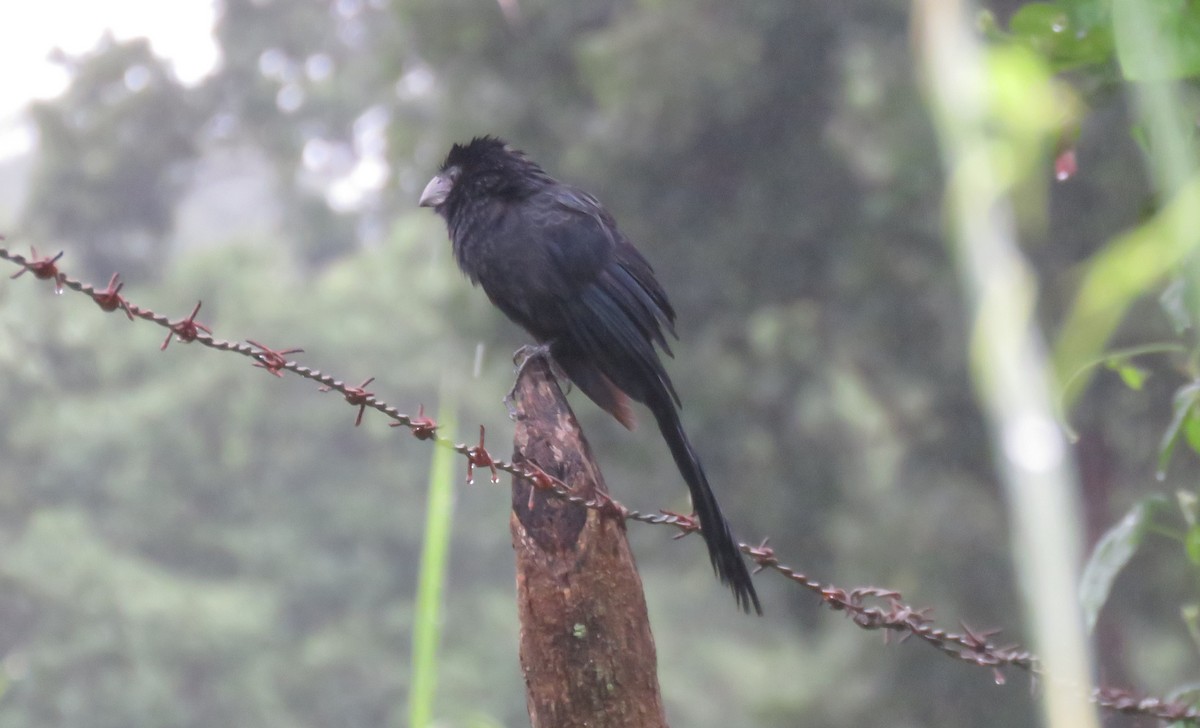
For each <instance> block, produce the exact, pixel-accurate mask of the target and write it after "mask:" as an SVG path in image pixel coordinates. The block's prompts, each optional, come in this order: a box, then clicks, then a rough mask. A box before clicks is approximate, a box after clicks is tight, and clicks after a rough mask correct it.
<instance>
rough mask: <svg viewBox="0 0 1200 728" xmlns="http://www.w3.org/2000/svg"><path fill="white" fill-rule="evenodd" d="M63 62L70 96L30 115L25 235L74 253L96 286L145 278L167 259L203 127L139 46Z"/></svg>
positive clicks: (144, 45)
mask: <svg viewBox="0 0 1200 728" xmlns="http://www.w3.org/2000/svg"><path fill="white" fill-rule="evenodd" d="M61 62H62V63H63V65H65V66H67V67H68V68H70V69H72V70H73V71H74V81H73V83H72V86H71V88H70V89H69V90H68V91H67V93H66V94H64V95H63V96H62V97H61V98H59V99H55V100H53V101H45V102H39V103H36V104H34V105H33V106H32V108H31V114H32V118H33V121H34V123H35V124H36V126H37V133H38V138H39V144H40V145H41V149H42V150H43V153H42V154H41V155H40V156H39V161H38V166H37V168H36V170H35V175H34V179H33V181H32V185H31V192H30V200H29V203H28V207H27V209H26V217H27V219H28V220H29V226H30V227H31V229H32V230H33V231H34V232H35V233H36V234H37V235H39V236H41V237H43V238H46V239H49V240H52V241H55V242H59V243H61V242H66V243H69V244H71V245H72V246H73V247H75V249H76V250H78V251H79V252H80V255H81V257H82V258H83V260H84V262H85V264H86V266H87V267H86V270H87V272H88V273H89V274H91V275H92V276H94V277H100V276H107V275H108V274H109V273H111V271H112V270H118V269H119V270H121V271H123V272H125V273H126V275H127V276H130V275H132V276H134V277H135V278H137V277H142V276H145V275H147V274H149V273H150V272H151V271H154V270H156V269H157V268H158V267H160V266H161V265H162V264H163V262H164V261H165V259H166V253H167V245H168V238H169V234H170V233H171V229H172V225H173V219H174V211H175V206H176V204H178V202H179V200H180V197H181V195H182V193H183V191H184V189H185V184H184V183H185V181H186V175H185V174H184V171H185V165H186V164H187V163H188V162H190V161H191V160H192V159H193V158H194V157H195V156H196V147H197V141H196V134H197V133H198V132H199V130H200V125H201V124H202V122H203V116H202V114H201V113H198V109H197V106H198V100H197V99H196V98H195V97H194V96H193V95H191V94H189V93H188V92H187V90H186V89H184V88H183V87H182V86H181V85H180V84H179V82H178V81H176V80H175V78H174V76H173V75H172V73H171V71H170V69H169V67H168V66H167V65H166V64H164V63H163V62H162V61H161V60H159V59H158V58H156V57H155V56H154V55H153V53H152V52H151V50H150V44H149V43H148V42H147V41H145V40H134V41H129V42H126V43H118V42H116V41H113V40H112V39H111V38H105V39H104V40H103V41H102V43H101V45H100V47H99V48H97V49H96V50H95V51H94V52H92V53H90V54H87V55H85V56H83V57H81V58H74V59H67V58H63V59H61Z"/></svg>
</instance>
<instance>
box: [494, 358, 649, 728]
mask: <svg viewBox="0 0 1200 728" xmlns="http://www.w3.org/2000/svg"><path fill="white" fill-rule="evenodd" d="M515 404H516V411H517V425H516V435H515V437H514V450H515V452H514V455H513V461H514V462H516V463H520V462H525V461H528V462H532V463H534V464H536V465H537V466H538V467H540V468H541V469H542V470H544V471H546V472H547V473H548V474H550V475H552V476H554V477H556V478H558V479H559V480H561V481H563V482H564V483H566V484H568V485H569V486H571V487H572V488H573V489H574V490H575V492H577V493H580V494H581V495H586V496H587V497H591V496H592V494H593V493H602V494H603V493H605V492H606V491H605V487H604V478H603V476H602V475H601V474H600V469H599V468H598V467H597V466H596V463H595V462H594V461H593V460H592V454H591V450H590V449H589V448H588V444H587V441H586V440H585V439H584V437H583V433H582V432H580V430H579V425H578V423H577V422H576V420H575V415H574V414H573V413H572V412H571V409H570V407H568V405H567V401H566V398H565V397H564V396H563V394H562V391H561V390H560V389H559V387H558V384H557V383H556V382H555V380H554V378H553V376H551V374H550V370H549V367H548V365H547V363H546V361H545V359H544V358H543V357H538V358H535V359H533V360H531V361H529V362H528V364H527V365H526V366H525V367H524V369H523V371H522V373H521V375H520V379H519V380H518V382H517V388H516V402H515ZM512 494H513V505H512V517H511V519H510V523H511V527H512V536H513V549H514V550H515V551H516V557H517V610H518V613H519V616H520V620H521V649H520V654H521V669H522V671H523V673H524V675H525V695H526V703H527V705H528V708H529V718H530V723H531V724H532V726H533V728H563V727H570V726H594V727H596V728H607V727H609V726H611V727H612V728H617V727H620V728H629V727H630V726H636V727H642V726H648V727H650V728H654V727H655V726H662V727H664V728H665V726H666V725H667V723H666V716H665V714H664V713H663V707H662V698H661V696H660V695H659V687H658V674H657V656H656V654H655V650H654V637H653V635H652V634H651V632H650V622H649V619H648V617H647V614H646V600H645V598H644V596H643V595H642V582H641V578H640V577H639V576H638V573H637V568H636V566H635V564H634V560H633V554H632V552H631V551H630V550H629V543H628V542H627V541H626V538H625V524H624V522H623V521H622V520H620V519H619V518H615V517H613V516H612V515H601V514H600V513H598V512H597V511H595V510H593V509H588V508H585V507H584V506H581V505H576V504H574V503H570V502H568V501H566V500H563V499H562V498H559V497H556V496H555V495H554V494H548V493H546V492H545V491H542V490H537V489H535V488H533V487H532V486H531V484H530V483H529V482H528V481H527V480H525V479H523V478H517V477H514V478H513V485H512Z"/></svg>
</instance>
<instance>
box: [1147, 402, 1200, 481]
mask: <svg viewBox="0 0 1200 728" xmlns="http://www.w3.org/2000/svg"><path fill="white" fill-rule="evenodd" d="M1198 398H1200V382H1190V383H1188V384H1185V385H1183V386H1182V387H1180V388H1179V389H1177V390H1176V391H1175V396H1174V397H1173V398H1172V400H1171V409H1172V415H1171V421H1170V422H1169V423H1168V424H1167V430H1166V432H1164V433H1163V436H1162V440H1161V441H1160V443H1159V446H1158V472H1157V473H1156V475H1157V476H1158V479H1159V480H1162V479H1163V478H1165V477H1167V466H1168V465H1170V463H1171V454H1172V453H1173V452H1175V445H1176V444H1178V443H1179V436H1180V435H1181V434H1182V433H1183V430H1184V423H1185V422H1186V421H1187V419H1188V417H1189V416H1192V412H1193V408H1194V407H1195V406H1196V401H1197V399H1198Z"/></svg>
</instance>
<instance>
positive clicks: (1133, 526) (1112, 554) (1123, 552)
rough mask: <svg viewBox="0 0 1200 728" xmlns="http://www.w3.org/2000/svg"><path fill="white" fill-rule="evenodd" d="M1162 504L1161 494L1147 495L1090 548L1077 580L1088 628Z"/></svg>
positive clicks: (1096, 616)
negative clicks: (1090, 550)
mask: <svg viewBox="0 0 1200 728" xmlns="http://www.w3.org/2000/svg"><path fill="white" fill-rule="evenodd" d="M1164 505H1165V503H1164V501H1163V500H1162V499H1161V498H1157V497H1154V498H1148V499H1146V500H1143V501H1141V502H1139V503H1138V504H1137V505H1135V506H1134V507H1133V508H1132V509H1131V510H1130V511H1129V513H1127V514H1125V517H1124V518H1122V519H1121V520H1120V521H1118V522H1117V524H1116V525H1115V526H1113V527H1112V528H1110V529H1108V531H1106V532H1105V534H1104V535H1103V536H1101V537H1100V539H1099V540H1098V541H1097V542H1096V545H1095V547H1093V548H1092V553H1091V556H1090V557H1089V558H1088V562H1087V565H1086V566H1084V569H1083V575H1082V577H1080V581H1079V601H1080V604H1082V606H1083V613H1084V618H1085V621H1086V622H1087V628H1088V631H1092V630H1094V629H1095V628H1096V620H1097V619H1098V618H1099V617H1100V610H1101V608H1102V607H1103V606H1104V603H1105V602H1106V601H1108V595H1109V593H1110V592H1111V591H1112V587H1113V582H1114V581H1116V579H1117V574H1119V573H1120V572H1121V570H1122V569H1124V568H1125V566H1126V565H1127V564H1128V563H1129V560H1130V559H1132V558H1133V555H1134V554H1135V553H1136V552H1137V550H1138V548H1139V547H1140V546H1141V545H1142V541H1143V540H1144V539H1145V537H1146V533H1147V532H1148V531H1149V530H1150V525H1151V522H1152V519H1153V517H1154V513H1155V511H1156V510H1162V507H1163V506H1164Z"/></svg>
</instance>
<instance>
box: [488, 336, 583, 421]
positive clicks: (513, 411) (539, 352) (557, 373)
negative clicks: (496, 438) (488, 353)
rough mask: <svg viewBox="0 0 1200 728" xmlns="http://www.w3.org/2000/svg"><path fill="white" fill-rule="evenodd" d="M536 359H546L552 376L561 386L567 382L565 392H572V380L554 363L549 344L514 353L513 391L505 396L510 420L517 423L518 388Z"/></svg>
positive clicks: (530, 346)
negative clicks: (523, 376) (526, 369)
mask: <svg viewBox="0 0 1200 728" xmlns="http://www.w3.org/2000/svg"><path fill="white" fill-rule="evenodd" d="M534 359H544V360H545V361H546V364H547V365H548V368H549V369H550V376H552V377H554V379H555V380H556V381H557V382H558V383H559V384H560V385H561V384H562V383H563V382H566V387H564V388H563V389H564V391H566V392H569V391H571V389H570V388H571V380H570V379H568V378H567V376H566V374H565V373H564V372H563V371H562V370H561V369H559V367H558V364H557V363H556V362H555V361H554V357H553V355H551V353H550V345H549V344H526V345H525V346H522V347H521V348H520V349H517V350H516V351H515V352H513V365H514V367H515V370H514V375H513V385H512V389H509V390H508V394H505V395H504V408H505V409H507V410H508V419H510V420H512V421H513V422H516V421H517V419H519V417H520V414H519V413H518V412H517V387H518V386H520V384H521V375H522V374H524V373H525V367H526V366H528V365H529V362H531V361H533V360H534Z"/></svg>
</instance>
